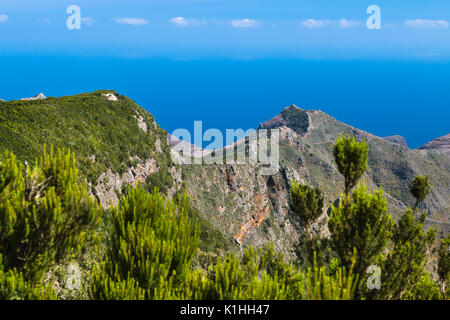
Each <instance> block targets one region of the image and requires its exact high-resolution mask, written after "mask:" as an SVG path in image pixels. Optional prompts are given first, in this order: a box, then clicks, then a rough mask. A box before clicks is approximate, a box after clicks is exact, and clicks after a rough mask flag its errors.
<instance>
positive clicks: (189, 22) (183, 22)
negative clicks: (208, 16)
mask: <svg viewBox="0 0 450 320" xmlns="http://www.w3.org/2000/svg"><path fill="white" fill-rule="evenodd" d="M170 22H172V23H173V24H174V25H176V26H178V27H187V26H202V25H206V24H207V22H206V20H197V19H187V18H185V17H175V18H172V19H170Z"/></svg>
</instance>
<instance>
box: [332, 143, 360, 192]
mask: <svg viewBox="0 0 450 320" xmlns="http://www.w3.org/2000/svg"><path fill="white" fill-rule="evenodd" d="M333 154H334V159H335V161H336V164H337V167H338V169H339V172H340V173H341V174H342V175H343V176H344V180H345V194H346V195H348V194H349V193H350V190H351V189H352V188H353V187H354V186H356V184H357V182H358V180H359V179H360V178H361V176H362V175H363V174H364V172H365V171H366V169H367V163H368V162H367V161H368V154H369V145H368V144H367V143H366V142H365V141H361V142H356V141H355V137H349V136H348V135H347V136H346V137H341V136H339V138H338V140H337V141H336V144H335V145H334V150H333Z"/></svg>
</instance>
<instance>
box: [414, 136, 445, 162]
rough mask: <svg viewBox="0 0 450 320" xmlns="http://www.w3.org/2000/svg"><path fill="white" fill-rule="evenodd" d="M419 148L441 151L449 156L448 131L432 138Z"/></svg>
mask: <svg viewBox="0 0 450 320" xmlns="http://www.w3.org/2000/svg"><path fill="white" fill-rule="evenodd" d="M419 149H420V150H435V151H439V152H442V153H443V154H445V155H447V156H450V133H449V134H447V135H445V136H443V137H440V138H437V139H434V140H433V141H430V142H428V143H426V144H425V145H423V146H422V147H420V148H419Z"/></svg>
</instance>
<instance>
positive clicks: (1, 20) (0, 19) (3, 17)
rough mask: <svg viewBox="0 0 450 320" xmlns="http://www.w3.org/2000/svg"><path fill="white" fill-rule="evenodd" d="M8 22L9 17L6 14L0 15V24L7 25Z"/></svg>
mask: <svg viewBox="0 0 450 320" xmlns="http://www.w3.org/2000/svg"><path fill="white" fill-rule="evenodd" d="M6 21H8V16H7V15H6V14H0V23H5V22H6Z"/></svg>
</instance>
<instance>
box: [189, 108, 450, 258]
mask: <svg viewBox="0 0 450 320" xmlns="http://www.w3.org/2000/svg"><path fill="white" fill-rule="evenodd" d="M273 128H279V129H280V133H281V143H280V165H279V167H278V172H277V173H276V174H274V175H271V176H263V175H261V174H260V172H259V167H260V166H255V165H250V164H248V163H247V164H243V165H237V164H235V165H203V166H199V165H185V166H182V170H183V179H184V181H185V182H186V183H187V185H188V186H190V192H191V195H192V197H193V198H194V199H195V201H196V202H197V206H198V207H199V208H201V211H202V212H203V214H204V215H206V216H207V219H208V220H209V221H211V223H212V224H213V225H214V226H215V227H217V228H219V229H221V230H222V231H223V232H224V233H225V234H226V235H228V236H230V237H233V238H234V239H235V240H236V242H237V243H239V244H241V245H244V246H246V245H249V244H253V245H255V244H256V245H259V244H263V243H265V242H266V241H269V240H270V241H273V242H274V243H275V245H276V247H277V249H278V250H280V251H283V252H284V253H285V254H287V255H293V254H294V248H295V242H296V241H297V239H298V236H299V235H300V234H301V233H302V232H303V231H302V228H303V227H302V222H301V221H299V220H298V219H297V218H296V217H294V216H293V215H292V214H291V213H290V212H289V205H288V192H289V184H290V181H291V180H292V179H294V178H295V179H297V180H299V181H302V182H303V183H307V184H310V185H313V186H315V187H320V188H321V189H322V190H323V191H324V194H325V197H326V200H327V204H326V206H327V208H329V207H330V206H331V204H333V203H335V202H336V201H338V199H339V196H340V192H341V190H343V185H344V184H343V179H342V177H341V175H340V174H339V172H338V170H337V168H336V166H335V163H334V158H333V155H332V149H333V146H334V143H335V141H336V139H337V137H338V135H339V134H343V135H345V134H350V135H354V136H355V137H356V139H357V140H362V139H365V140H367V142H368V144H369V146H370V152H369V168H368V170H367V172H366V173H365V175H364V180H365V182H366V183H367V185H368V187H369V189H371V190H374V189H377V188H380V187H381V188H383V189H384V190H385V195H386V198H387V200H388V206H389V208H390V211H391V213H392V214H393V216H394V217H395V218H398V217H399V216H400V215H401V214H402V213H403V212H404V210H406V209H407V207H408V206H412V203H413V198H412V196H411V195H410V193H409V185H410V182H411V180H412V179H413V178H414V176H416V175H429V176H430V179H431V181H432V183H433V189H432V191H431V194H430V196H429V197H428V199H427V200H426V201H425V203H424V204H423V205H422V207H421V209H423V210H426V211H427V212H428V214H429V219H428V220H427V224H428V225H429V226H437V227H439V229H440V231H441V235H444V234H448V233H449V232H450V228H449V226H450V225H449V224H448V217H449V215H450V210H449V199H450V190H449V188H448V186H449V185H450V161H449V158H448V157H446V156H444V155H442V154H439V153H436V152H431V151H425V150H411V149H408V148H407V147H406V146H405V145H403V144H399V143H397V142H391V141H388V140H386V139H384V138H379V137H376V136H374V135H372V134H370V133H367V132H364V131H362V130H359V129H356V128H353V127H351V126H348V125H346V124H344V123H341V122H339V121H337V120H336V119H334V118H332V117H331V116H329V115H327V114H325V113H323V112H321V111H314V110H302V109H300V108H298V107H296V106H290V107H288V108H286V109H285V110H283V111H282V112H281V113H280V114H279V115H278V116H276V117H275V118H273V119H271V120H269V121H267V122H265V123H262V124H261V125H260V129H273ZM254 134H257V133H254ZM235 149H236V150H237V152H247V150H248V149H249V148H248V146H246V141H245V139H243V140H241V141H240V143H238V144H237V146H235ZM326 221H327V214H326V213H325V212H324V215H323V216H322V217H321V218H320V219H319V221H318V223H317V226H316V231H317V232H321V233H323V234H327V232H328V230H327V228H326Z"/></svg>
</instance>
